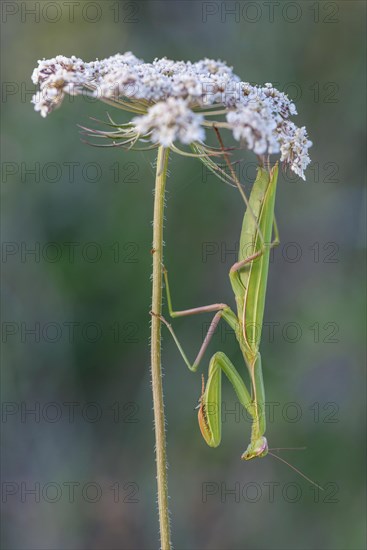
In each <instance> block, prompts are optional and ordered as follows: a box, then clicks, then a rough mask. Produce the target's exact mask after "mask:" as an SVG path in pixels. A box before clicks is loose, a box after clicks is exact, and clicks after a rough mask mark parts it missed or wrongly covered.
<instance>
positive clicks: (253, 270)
mask: <svg viewBox="0 0 367 550" xmlns="http://www.w3.org/2000/svg"><path fill="white" fill-rule="evenodd" d="M277 179H278V166H277V165H275V166H274V167H273V168H272V169H271V170H270V171H267V170H266V169H265V168H258V173H257V177H256V180H255V182H254V184H253V189H252V192H251V195H250V198H249V200H248V201H247V200H246V202H247V209H246V212H245V215H244V218H243V223H242V230H241V237H240V248H239V256H238V261H237V262H236V263H235V264H234V265H233V266H232V267H231V269H230V272H229V279H230V282H231V285H232V289H233V292H234V295H235V300H236V306H237V314H236V313H234V311H232V309H231V308H230V307H229V306H228V305H226V304H223V303H216V304H211V305H207V306H201V307H197V308H193V309H186V310H182V311H175V310H174V309H173V307H172V299H171V292H170V286H169V280H168V272H167V270H166V269H165V268H164V267H163V275H164V280H165V287H166V294H167V304H168V310H169V313H170V316H171V317H172V318H175V317H182V316H189V315H195V314H199V313H209V312H215V315H214V317H213V320H212V322H211V324H210V327H209V330H208V333H207V335H206V337H205V338H204V341H203V344H202V346H201V348H200V350H199V353H198V355H197V357H196V359H195V361H194V363H193V364H191V363H190V361H189V360H188V358H187V356H186V354H185V352H184V350H183V348H182V346H181V344H180V342H179V340H178V338H177V336H176V334H175V332H174V330H173V328H172V326H171V324H170V323H168V322H167V321H166V319H165V318H164V317H162V316H161V317H160V319H161V321H162V322H163V323H164V324H165V325H166V326H167V328H168V330H169V331H170V333H171V335H172V337H173V339H174V341H175V343H176V345H177V347H178V349H179V352H180V354H181V356H182V358H183V360H184V361H185V363H186V365H187V366H188V368H189V369H190V370H191V371H193V372H196V371H197V369H198V367H199V364H200V362H201V360H202V358H203V355H204V353H205V351H206V349H207V347H208V345H209V342H210V340H211V338H212V336H213V334H214V332H215V330H216V328H217V326H218V323H219V321H220V320H221V319H223V320H224V321H225V322H227V323H228V325H229V326H230V327H231V328H232V330H233V331H234V333H235V335H236V339H237V342H238V344H239V346H240V349H241V351H242V354H243V358H244V361H245V364H246V367H247V370H248V373H249V378H250V384H251V391H250V392H249V391H248V389H247V387H246V384H245V382H244V381H243V378H242V376H241V375H240V374H239V372H238V370H237V369H236V367H235V366H234V365H233V364H232V362H231V361H230V359H229V358H228V357H227V356H226V355H225V354H224V353H223V352H220V351H219V352H216V353H215V354H214V355H213V357H212V358H211V360H210V364H209V372H208V379H207V382H206V385H205V388H204V387H203V390H202V395H201V397H200V400H199V407H198V408H199V412H198V421H199V426H200V430H201V433H202V436H203V438H204V440H205V441H206V443H207V444H208V445H209V446H210V447H217V446H218V445H219V444H220V441H221V378H222V371H223V372H224V374H225V375H226V376H227V378H228V379H229V381H230V382H231V384H232V386H233V388H234V390H235V393H236V395H237V397H238V400H239V402H240V403H241V405H242V406H243V407H244V408H245V409H246V411H248V413H249V414H250V416H251V419H252V428H251V440H250V443H249V445H248V447H247V449H246V450H245V452H244V453H243V454H242V457H241V458H242V459H243V460H250V459H252V458H255V457H263V456H265V455H266V454H267V453H268V443H267V440H266V437H265V435H264V434H265V430H266V419H265V392H264V383H263V375H262V367H261V355H260V351H259V346H260V340H261V327H262V322H263V315H264V306H265V294H266V286H267V278H268V270H269V255H270V248H271V247H273V246H276V245H277V244H278V243H279V236H278V230H277V225H276V222H275V218H274V204H275V194H276V186H277ZM273 231H274V239H273V240H271V239H272V235H273ZM249 246H251V247H252V251H251V253H250V254H249V253H248V250H249ZM152 314H153V315H154V312H152ZM203 386H204V379H203Z"/></svg>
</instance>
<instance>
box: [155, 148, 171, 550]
mask: <svg viewBox="0 0 367 550" xmlns="http://www.w3.org/2000/svg"><path fill="white" fill-rule="evenodd" d="M168 156H169V149H166V148H164V147H161V146H160V147H159V149H158V157H157V171H156V179H155V195H154V217H153V250H152V252H153V284H152V311H153V313H155V315H153V316H152V325H151V373H152V391H153V411H154V430H155V453H156V466H157V487H158V512H159V531H160V538H161V549H162V550H170V548H171V534H170V524H169V510H168V487H167V456H166V433H165V416H164V402H163V384H162V367H161V321H160V319H159V318H158V317H157V315H161V313H162V265H163V219H164V192H165V186H166V179H167V166H168Z"/></svg>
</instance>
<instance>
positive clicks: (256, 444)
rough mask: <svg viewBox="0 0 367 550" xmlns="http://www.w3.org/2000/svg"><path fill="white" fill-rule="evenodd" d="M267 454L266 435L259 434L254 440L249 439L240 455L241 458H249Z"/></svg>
mask: <svg viewBox="0 0 367 550" xmlns="http://www.w3.org/2000/svg"><path fill="white" fill-rule="evenodd" d="M267 454H268V442H267V440H266V437H264V436H261V437H259V438H258V439H255V440H254V441H251V443H250V445H249V446H248V447H247V449H246V451H245V452H244V453H243V455H242V456H241V459H242V460H251V458H256V457H259V458H261V457H263V456H266V455H267Z"/></svg>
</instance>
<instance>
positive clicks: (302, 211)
mask: <svg viewBox="0 0 367 550" xmlns="http://www.w3.org/2000/svg"><path fill="white" fill-rule="evenodd" d="M231 9H234V13H231ZM2 10H3V11H2V27H3V28H2V80H3V88H2V91H3V97H2V110H3V115H2V130H3V137H2V231H3V232H2V238H3V249H2V253H3V255H2V268H3V285H2V286H3V310H2V321H3V325H2V327H3V333H2V344H3V360H2V390H3V410H2V431H3V444H4V450H3V461H2V465H3V472H2V474H3V477H2V480H3V481H2V490H3V497H2V501H3V503H2V506H3V518H4V519H3V533H2V537H3V539H2V547H3V548H4V550H5V549H7V550H31V549H32V550H39V549H46V548H47V549H48V550H51V549H52V550H67V549H70V550H97V549H98V550H100V549H102V548H103V549H105V550H112V549H115V550H117V549H119V550H125V549H154V548H157V547H158V529H157V510H156V486H155V463H154V453H153V448H154V438H153V429H152V428H153V424H152V404H151V387H150V374H149V315H148V312H149V306H150V272H151V256H150V248H151V220H152V204H153V203H152V201H153V195H152V190H153V177H154V154H152V153H138V152H124V151H123V150H119V149H112V150H111V149H108V150H104V149H95V148H92V147H89V146H87V145H85V144H84V143H82V142H81V141H80V135H79V133H78V127H77V124H82V125H90V124H91V121H90V120H89V117H97V118H103V119H104V118H105V117H106V110H107V108H106V106H105V105H103V104H100V103H96V102H91V101H87V100H86V99H83V98H75V99H74V100H70V101H69V100H67V101H65V102H64V105H63V107H62V109H60V110H58V111H56V112H55V113H53V114H52V116H50V117H49V118H47V119H46V120H44V119H42V118H41V117H40V116H39V114H37V113H35V112H34V111H33V109H32V105H31V104H30V99H31V95H32V93H33V90H34V87H33V85H32V83H31V79H30V76H31V73H32V70H33V68H34V67H35V66H36V62H37V60H38V59H40V58H43V57H52V56H55V55H57V54H59V53H62V54H64V55H67V56H69V55H72V54H75V55H77V56H79V57H82V58H83V59H85V60H92V59H95V58H96V57H99V58H102V57H106V56H109V55H112V54H114V53H117V52H124V51H127V50H131V51H133V52H134V53H135V54H136V55H137V56H138V57H143V58H144V59H146V60H152V59H153V58H154V57H162V56H168V57H171V58H175V59H191V60H197V59H200V58H202V57H205V56H207V57H211V58H221V59H224V60H226V61H227V62H228V63H229V64H231V65H233V66H234V67H235V72H236V73H238V74H240V75H241V76H242V78H243V79H244V80H248V81H251V82H257V83H264V82H273V83H274V84H275V85H277V86H278V88H280V89H281V90H285V91H286V92H288V93H289V95H290V96H291V97H293V98H294V99H295V101H296V104H297V107H298V111H299V116H298V123H299V124H300V125H302V124H305V125H306V126H307V128H308V130H309V134H310V137H311V138H312V140H313V142H314V146H313V148H312V161H313V162H312V165H311V167H310V168H309V169H308V173H307V183H304V182H301V181H300V180H298V179H295V178H290V177H289V176H287V175H284V174H283V175H282V176H281V178H280V183H279V191H278V195H277V204H276V213H277V219H278V223H279V228H280V235H281V241H282V244H281V246H280V247H279V248H278V249H277V250H276V251H275V252H274V257H273V261H272V264H271V268H270V277H269V290H268V296H267V304H266V313H265V320H266V322H267V326H266V328H264V333H263V343H262V356H263V365H264V375H265V382H266V389H267V398H268V401H269V402H270V403H271V404H272V405H271V411H270V412H271V414H269V422H268V432H267V435H268V439H269V442H270V446H272V447H298V446H306V447H307V450H305V451H302V452H301V451H297V452H296V451H295V452H290V451H289V452H283V454H282V455H281V456H283V457H284V458H286V459H287V460H289V461H291V462H292V463H293V464H294V465H295V466H297V467H298V468H301V469H302V470H303V471H304V472H305V473H307V475H309V476H310V477H311V478H313V479H315V480H316V481H318V482H319V483H321V484H322V485H324V486H325V487H326V489H327V490H326V491H325V492H324V493H319V492H318V491H317V490H315V489H314V488H313V487H312V486H311V485H310V484H309V483H308V482H307V481H305V480H303V479H302V478H300V477H299V476H297V474H296V473H295V472H293V471H292V470H291V469H289V468H287V467H286V466H285V465H283V464H281V463H280V462H279V461H276V460H275V459H273V458H271V457H268V458H266V459H264V460H256V461H253V462H250V463H243V462H242V461H241V460H240V455H241V453H242V452H243V451H244V449H245V447H246V445H247V443H248V440H249V427H250V426H249V422H248V421H247V419H246V418H243V416H242V415H241V411H240V409H239V407H238V404H236V400H235V398H234V396H233V391H232V389H231V387H230V386H229V384H228V383H227V382H226V381H224V390H223V407H224V411H225V413H226V414H225V415H224V425H223V439H222V445H221V446H220V447H219V448H218V449H215V450H214V449H210V448H208V447H207V446H206V445H205V443H204V442H203V440H202V438H201V436H200V433H199V429H198V426H197V420H196V412H194V408H195V406H196V404H197V400H198V397H199V395H200V388H201V380H200V375H199V374H197V375H193V374H192V373H190V372H189V371H188V370H187V369H186V367H185V365H184V364H183V362H182V360H181V358H180V356H179V354H178V352H177V350H176V348H175V346H174V344H173V343H172V341H171V339H170V337H169V335H168V334H167V332H164V333H163V334H164V389H165V402H166V413H167V438H168V459H169V493H170V496H171V513H172V527H173V541H174V545H175V547H176V548H178V549H182V550H183V549H185V550H186V549H187V550H188V549H208V550H214V549H224V548H230V549H233V550H234V549H244V548H249V549H263V550H268V549H269V550H270V549H271V550H275V549H280V548H282V549H283V548H289V549H290V548H292V549H302V550H303V549H325V550H326V549H330V550H331V549H332V550H338V549H340V550H342V549H343V550H344V549H352V550H359V549H362V548H364V547H365V539H364V537H365V500H364V494H365V489H364V487H365V479H364V457H365V443H364V434H365V432H364V427H365V426H364V424H365V414H364V413H365V406H364V405H365V380H364V365H365V352H364V337H365V314H364V301H365V290H364V280H365V272H364V261H363V258H364V254H365V249H364V236H365V234H364V227H365V220H364V200H365V191H364V146H365V133H364V123H365V105H364V95H365V76H366V69H365V59H364V41H365V39H364V33H365V11H366V6H365V4H364V2H358V1H348V2H346V1H338V2H312V3H311V2H307V1H298V2H292V3H290V2H284V3H282V5H280V4H278V3H276V2H275V3H273V2H271V3H267V2H261V1H260V2H189V1H177V0H175V1H159V2H155V1H151V2H135V1H134V2H118V1H109V0H106V1H102V2H101V1H97V2H84V1H80V2H71V3H66V2H44V1H42V2H31V1H28V2H13V1H11V2H3V3H2ZM34 10H35V11H34ZM108 110H109V112H110V114H111V115H112V116H113V117H114V118H116V119H119V117H122V118H123V117H124V114H121V112H114V111H113V109H112V108H111V109H110V108H108ZM239 159H241V161H242V164H241V165H240V168H239V170H240V171H241V172H240V173H241V178H242V181H243V182H244V183H245V184H246V186H247V189H248V190H249V189H250V186H251V181H252V180H253V177H254V164H253V163H254V161H255V159H254V157H253V156H252V155H249V154H247V153H243V152H242V153H241V155H240V156H239ZM242 216H243V204H242V203H241V201H240V200H239V198H238V194H237V193H236V191H235V190H234V189H231V188H230V187H228V186H226V185H225V184H223V183H221V182H220V181H219V180H216V179H215V178H214V176H211V175H208V174H206V173H205V172H203V170H202V168H201V164H200V162H199V161H197V160H193V159H184V158H182V157H177V156H173V157H172V158H171V163H170V178H169V181H168V192H167V212H166V226H165V242H166V248H165V261H166V264H167V266H168V267H169V270H170V276H171V279H172V280H171V285H172V291H173V299H174V304H175V307H177V308H185V307H193V306H195V305H200V304H206V303H211V302H213V301H225V302H227V303H230V304H233V296H232V293H231V288H230V285H229V281H228V277H227V273H228V269H229V267H230V265H231V264H232V263H233V262H234V259H235V255H234V253H233V250H234V249H235V246H236V243H237V242H238V237H239V231H240V227H241V220H242ZM32 251H33V252H32ZM209 321H210V318H209V317H208V318H207V317H205V316H204V317H200V318H199V317H197V318H191V319H190V318H186V319H181V320H177V321H175V328H176V330H177V332H178V334H179V336H180V338H181V340H182V341H183V343H184V344H185V348H186V350H187V352H188V354H189V356H190V357H194V354H195V353H196V351H197V349H198V347H199V345H200V342H201V340H202V332H203V330H204V328H205V326H207V323H208V322H209ZM271 329H273V332H272V331H271ZM32 330H33V331H34V332H32ZM219 349H220V350H223V351H225V352H226V353H227V354H228V355H229V356H230V357H231V359H232V360H233V362H234V363H235V364H236V365H237V366H238V367H239V368H242V366H241V365H242V359H241V355H240V353H239V351H238V349H237V347H236V344H235V340H234V337H233V335H232V334H231V333H230V332H228V331H226V329H225V327H222V329H221V330H219V331H218V333H217V335H216V337H215V338H214V340H213V343H212V344H211V347H210V350H209V353H208V354H207V356H206V360H205V361H204V363H203V369H204V372H205V370H206V368H207V364H208V362H209V358H210V352H214V351H217V350H219ZM243 372H245V371H243ZM32 411H33V412H32ZM231 411H232V414H231ZM233 411H234V412H233Z"/></svg>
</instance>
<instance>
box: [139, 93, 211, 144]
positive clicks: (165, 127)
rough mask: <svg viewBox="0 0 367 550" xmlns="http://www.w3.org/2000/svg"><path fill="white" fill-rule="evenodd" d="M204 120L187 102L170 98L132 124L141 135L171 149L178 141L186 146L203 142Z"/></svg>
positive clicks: (156, 105)
mask: <svg viewBox="0 0 367 550" xmlns="http://www.w3.org/2000/svg"><path fill="white" fill-rule="evenodd" d="M203 120H204V117H203V116H202V115H200V114H198V113H194V112H193V111H192V110H191V109H189V107H188V105H187V103H186V101H184V100H183V99H180V98H179V99H175V98H174V97H169V98H167V101H160V102H159V103H156V104H155V105H154V106H153V107H151V108H150V109H149V111H148V113H147V114H146V115H144V116H140V117H136V118H134V119H133V120H132V123H133V124H134V126H135V130H136V131H137V132H138V133H139V134H140V135H145V136H149V137H150V139H151V141H153V143H160V144H161V145H163V146H164V147H169V146H170V145H172V143H173V142H174V141H176V140H179V141H181V142H182V143H185V144H190V143H193V142H195V141H203V140H204V138H205V132H204V129H203V127H202V126H201V124H202V122H203Z"/></svg>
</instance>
